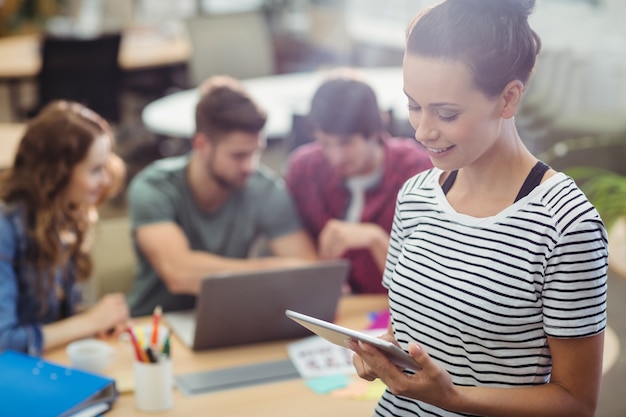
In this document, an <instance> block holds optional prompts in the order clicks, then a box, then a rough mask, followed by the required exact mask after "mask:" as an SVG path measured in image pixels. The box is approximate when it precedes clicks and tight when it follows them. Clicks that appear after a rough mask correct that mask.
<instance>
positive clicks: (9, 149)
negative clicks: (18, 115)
mask: <svg viewBox="0 0 626 417" xmlns="http://www.w3.org/2000/svg"><path fill="white" fill-rule="evenodd" d="M25 129H26V125H25V124H22V123H0V170H2V169H6V168H8V167H10V166H11V165H12V164H13V158H14V157H15V152H16V151H17V146H18V145H19V143H20V140H21V139H22V135H23V134H24V130H25Z"/></svg>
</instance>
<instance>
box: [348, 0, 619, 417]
mask: <svg viewBox="0 0 626 417" xmlns="http://www.w3.org/2000/svg"><path fill="white" fill-rule="evenodd" d="M534 3H535V2H534V0H446V1H444V2H443V3H440V4H439V5H437V6H435V7H433V8H432V9H430V10H426V11H425V12H424V13H422V14H420V15H419V16H418V17H417V18H416V19H415V20H414V22H413V23H412V24H411V26H410V28H409V32H408V37H407V48H406V54H405V57H404V65H403V72H404V90H405V93H406V95H407V99H408V103H409V109H410V121H411V124H412V126H413V127H414V128H415V129H416V133H415V138H416V139H417V140H418V141H419V142H420V143H422V144H423V145H424V146H425V147H426V148H427V149H428V152H429V153H430V157H431V160H432V162H433V164H434V166H435V168H433V169H432V170H430V171H427V172H424V173H421V174H418V175H417V176H415V177H413V178H412V179H410V180H408V181H407V182H406V183H405V185H404V187H403V189H402V190H401V191H400V193H399V194H398V199H397V204H396V215H395V218H394V224H393V229H392V233H391V241H390V246H389V253H388V258H387V265H386V268H385V273H384V277H383V283H384V285H385V286H386V287H387V288H388V289H389V306H390V312H391V324H390V328H389V331H388V334H387V335H386V336H385V339H387V340H390V341H392V340H393V341H397V343H399V345H400V346H401V347H403V348H404V349H405V350H407V351H408V352H409V354H410V355H411V356H412V357H413V359H414V360H415V362H417V364H418V365H419V366H420V367H421V368H422V370H421V371H417V372H408V371H405V372H403V371H401V370H400V369H398V368H397V367H396V366H395V365H393V364H392V363H391V362H390V361H389V360H388V359H387V358H386V357H385V356H384V355H383V354H381V353H380V352H379V351H378V350H377V349H376V348H374V347H373V346H372V345H369V344H366V343H362V342H361V343H356V342H352V343H351V345H350V346H351V348H352V349H353V350H354V351H355V352H356V355H355V357H354V364H355V367H356V369H357V371H358V373H359V375H360V376H361V377H363V378H365V379H368V380H372V379H374V378H380V379H381V380H382V381H384V382H385V384H386V385H387V386H388V389H387V391H386V392H385V394H384V395H383V397H382V398H381V400H380V402H379V405H378V407H377V409H376V415H377V416H461V415H479V416H502V417H511V416H533V417H541V416H550V417H555V416H564V417H565V416H567V417H573V416H593V415H594V412H595V409H596V404H597V401H598V391H599V386H600V379H601V374H602V352H603V337H604V330H605V326H606V289H607V288H606V279H607V275H606V273H607V236H606V231H605V228H604V226H603V224H602V220H601V219H600V217H599V215H598V213H597V211H596V210H595V209H594V207H593V206H592V205H591V204H590V203H589V201H588V200H587V199H586V198H585V195H584V194H583V193H582V192H581V191H580V190H579V189H578V188H577V186H576V184H575V183H574V182H573V180H572V179H571V178H569V177H567V176H565V175H564V174H562V173H559V172H556V171H554V170H553V169H551V168H550V167H548V166H546V165H545V164H543V163H542V162H541V161H538V160H537V159H536V158H535V157H534V156H533V155H532V154H531V153H530V152H529V151H528V149H527V148H526V146H525V145H524V143H523V141H522V139H521V138H520V136H519V134H518V132H517V130H516V127H515V121H514V116H515V113H516V111H517V109H518V108H519V106H520V101H521V99H522V96H523V92H524V88H525V85H526V84H527V83H528V79H529V77H530V74H531V72H532V70H533V67H534V65H535V58H536V56H537V54H538V53H539V50H540V40H539V37H538V36H537V35H536V34H535V32H534V31H533V30H532V29H531V28H530V26H529V24H528V15H529V14H530V13H531V11H532V9H533V7H534Z"/></svg>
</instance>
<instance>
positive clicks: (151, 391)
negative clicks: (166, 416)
mask: <svg viewBox="0 0 626 417" xmlns="http://www.w3.org/2000/svg"><path fill="white" fill-rule="evenodd" d="M133 367H134V374H135V407H137V409H138V410H140V411H162V410H167V409H170V408H172V406H173V405H174V393H173V387H174V385H173V382H174V381H173V376H172V361H171V360H170V359H169V358H168V359H165V358H163V359H161V360H160V361H159V362H156V363H147V362H139V361H134V362H133Z"/></svg>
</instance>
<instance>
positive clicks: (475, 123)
mask: <svg viewBox="0 0 626 417" xmlns="http://www.w3.org/2000/svg"><path fill="white" fill-rule="evenodd" d="M403 76H404V92H405V94H406V95H407V98H408V104H409V121H410V123H411V126H413V128H414V129H415V138H416V139H417V140H418V141H419V142H421V143H422V144H423V145H424V146H426V148H427V149H428V152H429V154H430V158H431V160H432V162H433V164H434V165H435V166H436V167H438V168H440V169H442V170H444V171H452V170H456V169H460V168H462V167H464V166H467V165H469V164H471V163H473V162H474V161H476V160H478V159H479V158H480V157H481V156H482V155H484V154H485V153H486V152H487V151H488V150H489V149H490V148H491V147H492V146H493V144H494V143H495V142H496V141H497V139H498V137H499V133H500V130H501V124H502V108H503V103H504V101H503V99H502V97H501V96H498V97H495V98H493V97H487V96H486V95H485V94H484V93H483V92H482V91H480V90H479V89H477V88H476V86H475V83H474V81H473V79H472V72H471V71H470V69H469V68H468V67H467V66H466V65H465V64H464V63H463V62H460V61H447V60H442V59H435V58H425V57H423V56H418V55H411V54H407V55H406V56H405V58H404V65H403Z"/></svg>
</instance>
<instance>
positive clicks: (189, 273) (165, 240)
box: [135, 222, 315, 294]
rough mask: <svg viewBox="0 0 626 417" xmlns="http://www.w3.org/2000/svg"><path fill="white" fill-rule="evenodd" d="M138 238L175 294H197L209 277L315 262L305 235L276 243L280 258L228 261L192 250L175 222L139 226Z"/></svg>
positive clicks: (151, 261) (272, 243)
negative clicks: (221, 273) (225, 273)
mask: <svg viewBox="0 0 626 417" xmlns="http://www.w3.org/2000/svg"><path fill="white" fill-rule="evenodd" d="M135 234H136V240H137V245H138V247H139V250H141V252H142V253H143V254H144V256H146V258H147V259H148V262H150V264H151V265H152V267H153V268H154V270H155V271H156V273H157V275H159V277H161V279H162V280H163V282H164V283H165V285H166V286H167V288H168V289H169V290H170V291H171V292H172V293H175V294H197V293H198V291H199V290H200V283H201V281H202V279H204V278H205V277H206V276H207V275H210V274H214V273H219V272H225V271H227V272H236V271H251V270H259V269H269V268H276V267H280V266H289V265H294V266H295V265H300V264H304V263H307V262H308V261H310V260H313V259H315V251H314V249H313V245H312V244H311V243H310V240H309V241H308V244H307V239H308V238H307V237H306V236H305V235H304V232H295V233H292V234H289V235H285V236H281V237H280V238H276V239H273V240H272V241H271V242H270V245H271V248H272V250H275V252H274V253H275V254H277V255H280V256H276V257H268V258H250V259H235V258H226V257H223V256H218V255H215V254H212V253H209V252H203V251H196V250H192V249H191V248H190V247H189V241H188V240H187V237H186V236H185V234H184V232H183V231H182V229H181V228H180V227H179V226H178V225H177V224H175V223H173V222H162V223H153V224H148V225H144V226H140V227H138V228H137V229H136V231H135ZM288 245H292V246H293V247H288ZM307 245H308V246H310V247H308V246H307ZM298 257H301V258H298Z"/></svg>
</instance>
